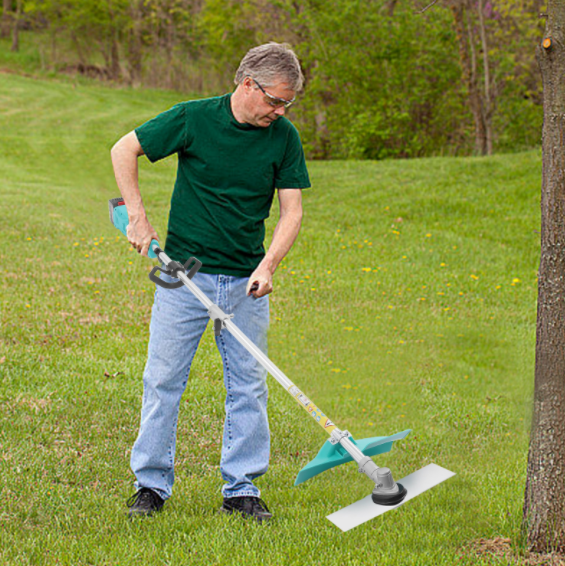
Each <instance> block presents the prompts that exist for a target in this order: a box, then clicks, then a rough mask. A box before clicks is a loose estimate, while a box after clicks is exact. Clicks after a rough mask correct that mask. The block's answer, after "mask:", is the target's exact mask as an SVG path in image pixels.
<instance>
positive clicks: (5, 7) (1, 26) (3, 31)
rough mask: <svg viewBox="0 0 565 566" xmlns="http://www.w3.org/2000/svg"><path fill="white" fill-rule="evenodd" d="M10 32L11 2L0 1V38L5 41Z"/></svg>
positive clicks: (8, 0) (7, 0)
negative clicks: (0, 4)
mask: <svg viewBox="0 0 565 566" xmlns="http://www.w3.org/2000/svg"><path fill="white" fill-rule="evenodd" d="M11 32H12V0H2V19H1V20H0V37H1V38H2V39H7V38H8V37H10V33H11Z"/></svg>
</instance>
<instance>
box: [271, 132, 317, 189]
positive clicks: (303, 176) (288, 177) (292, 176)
mask: <svg viewBox="0 0 565 566" xmlns="http://www.w3.org/2000/svg"><path fill="white" fill-rule="evenodd" d="M289 124H290V129H289V133H288V137H287V142H286V149H285V153H284V157H283V159H282V161H281V164H280V166H279V167H278V169H277V172H276V175H275V187H276V188H277V189H307V188H308V187H310V186H311V184H310V177H309V176H308V169H306V159H305V157H304V149H303V148H302V142H301V141H300V135H299V133H298V130H297V129H296V128H295V127H294V125H293V124H292V123H290V122H289Z"/></svg>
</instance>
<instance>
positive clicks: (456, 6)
mask: <svg viewBox="0 0 565 566" xmlns="http://www.w3.org/2000/svg"><path fill="white" fill-rule="evenodd" d="M465 4H466V2H464V1H463V0H453V1H451V2H450V8H451V13H452V14H453V19H454V22H455V34H456V36H457V45H458V47H459V59H460V61H461V70H462V72H463V81H464V82H465V85H466V87H467V96H468V101H469V108H470V109H471V113H472V114H473V121H474V123H475V151H476V152H477V153H478V154H479V155H486V154H487V151H488V150H487V147H488V146H487V132H486V126H485V121H484V111H483V102H482V100H481V94H480V91H479V85H478V80H477V64H476V57H475V55H474V38H473V34H472V31H471V26H470V24H469V22H467V25H466V24H465ZM466 27H467V34H466V33H465V28H466ZM466 36H468V39H467V37H466Z"/></svg>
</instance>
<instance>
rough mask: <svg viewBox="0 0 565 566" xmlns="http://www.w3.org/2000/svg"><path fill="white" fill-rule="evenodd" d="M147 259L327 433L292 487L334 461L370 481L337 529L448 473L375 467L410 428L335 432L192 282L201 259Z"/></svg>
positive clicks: (117, 212)
mask: <svg viewBox="0 0 565 566" xmlns="http://www.w3.org/2000/svg"><path fill="white" fill-rule="evenodd" d="M109 206H110V220H111V221H112V224H113V225H114V226H115V227H116V228H118V229H119V230H120V231H121V232H122V233H123V234H125V235H127V234H126V228H127V225H128V224H129V219H128V213H127V210H126V206H125V202H124V200H123V199H122V198H115V199H111V200H110V201H109ZM148 255H149V257H153V258H155V257H156V258H158V259H159V261H160V262H161V266H155V267H154V268H153V269H152V270H151V273H150V274H149V278H150V279H151V281H153V282H154V283H155V284H156V285H160V286H161V287H164V288H166V289H176V288H179V287H182V286H183V285H185V286H186V287H188V288H189V289H190V291H192V293H193V294H194V295H195V296H196V297H197V298H198V300H199V301H200V302H201V303H202V304H203V305H204V306H205V307H206V309H207V310H208V314H209V316H210V318H211V319H212V321H213V322H214V332H215V334H216V336H218V335H219V334H220V333H221V332H222V330H224V329H225V330H227V331H228V332H230V333H231V334H232V335H233V336H234V338H235V339H236V340H237V341H238V342H239V343H240V344H241V345H242V346H243V347H244V348H245V349H246V350H247V351H248V352H249V353H250V354H251V355H252V356H253V357H254V358H255V359H256V360H257V361H258V362H259V363H260V364H261V365H262V366H263V367H264V368H265V369H266V370H267V371H268V372H269V373H270V374H271V375H272V376H273V377H274V378H275V379H276V380H277V381H278V382H279V383H280V384H281V385H282V386H283V387H284V388H285V389H286V391H287V392H288V393H289V394H290V395H291V396H292V397H293V398H294V399H295V401H296V402H297V403H298V404H299V405H300V406H301V407H302V408H303V409H304V410H305V411H306V412H307V413H308V414H309V415H310V416H311V417H312V418H313V419H314V420H315V421H316V422H317V423H318V424H319V425H320V426H321V427H322V428H323V429H324V430H325V431H326V432H327V433H328V434H329V435H330V438H329V440H327V441H326V442H325V444H324V445H323V446H322V448H321V450H320V451H319V452H318V455H317V456H316V457H315V458H314V459H313V460H312V461H311V462H309V463H308V464H306V466H304V468H302V470H300V472H299V473H298V476H297V478H296V481H295V482H294V485H298V484H301V483H302V482H304V481H306V480H308V479H310V478H312V477H314V476H316V475H318V474H320V473H322V472H324V471H325V470H328V469H330V468H333V467H335V466H339V465H340V464H344V463H346V462H351V461H353V460H354V461H355V462H356V464H357V467H358V471H359V472H360V473H363V474H365V475H366V476H367V477H368V478H369V480H370V481H371V482H372V483H373V490H372V493H371V495H370V496H367V497H365V498H364V499H361V500H360V501H358V502H356V503H354V504H352V505H349V506H348V507H345V508H343V509H341V510H340V511H338V512H336V513H333V514H332V515H329V516H328V519H330V521H332V522H333V523H334V524H335V525H337V526H338V527H339V528H341V529H342V530H343V531H347V530H349V529H351V528H353V527H355V526H357V525H359V524H361V523H363V522H365V521H367V520H369V519H371V518H373V517H375V516H377V515H380V514H382V513H384V512H385V511H387V510H389V509H391V508H392V507H395V506H398V505H400V504H402V503H404V502H405V501H408V500H409V499H412V498H413V497H415V496H416V495H419V494H420V493H422V492H423V491H426V490H427V489H430V488H431V487H433V486H435V485H437V484H438V483H441V482H442V481H444V480H446V479H448V478H449V477H451V476H453V475H454V474H453V473H452V472H450V471H449V470H445V469H444V468H441V467H440V466H437V465H435V464H430V465H428V466H426V467H424V468H422V469H420V470H418V471H417V472H415V473H413V474H411V475H409V476H407V477H406V478H404V479H403V480H400V481H398V482H396V481H395V480H394V478H393V476H392V472H391V471H390V469H389V468H384V467H383V468H379V467H378V466H377V465H376V464H375V462H373V460H372V458H371V456H376V455H378V454H383V453H384V452H389V451H390V450H391V449H392V445H393V443H394V442H395V441H396V440H401V439H403V438H405V437H406V436H407V435H408V434H409V433H410V432H411V431H410V430H404V431H402V432H398V433H397V434H393V435H392V436H375V437H372V438H363V439H361V440H355V439H354V438H353V436H351V434H350V433H349V432H348V431H347V430H341V429H339V428H338V427H337V425H336V424H335V423H334V422H333V421H331V420H330V419H329V418H328V417H327V415H325V414H324V413H323V412H322V411H321V410H320V409H319V408H318V407H317V406H316V405H315V404H314V403H313V402H312V401H311V400H310V399H309V398H308V397H307V396H306V395H305V394H304V393H303V392H302V391H301V390H300V389H299V388H298V387H297V386H296V385H294V383H292V381H291V380H290V379H289V378H288V377H287V376H286V375H285V374H284V373H283V372H282V371H281V370H280V369H279V368H278V367H277V366H276V365H275V364H274V363H273V362H272V361H271V360H270V359H269V358H268V357H267V356H266V355H265V354H264V353H263V352H262V351H261V350H260V349H259V348H258V347H257V346H256V345H255V344H253V342H251V341H250V340H249V338H247V337H246V336H245V334H243V333H242V332H241V330H239V328H238V327H237V326H236V325H235V323H234V322H232V320H231V319H232V318H233V315H230V314H226V313H224V312H223V311H222V310H221V309H220V307H218V305H215V304H214V303H212V301H210V299H208V297H207V296H206V295H205V294H204V293H203V292H202V291H201V290H200V289H199V288H198V286H197V285H196V284H195V283H194V282H193V281H192V278H193V277H194V275H195V274H196V273H197V272H198V270H199V269H200V267H201V266H202V263H201V262H200V261H199V260H197V259H196V258H194V257H191V258H190V259H189V260H188V261H187V262H186V263H185V264H184V265H182V264H180V263H178V262H176V261H173V260H172V259H171V258H169V257H168V256H167V254H166V253H165V252H164V251H163V250H162V249H161V248H160V247H159V242H157V241H156V240H153V241H152V242H151V244H150V246H149V252H148ZM159 272H161V273H165V274H167V275H169V276H171V277H172V278H174V279H178V281H176V282H174V283H167V282H165V281H162V280H161V279H160V278H159V276H158V273H159Z"/></svg>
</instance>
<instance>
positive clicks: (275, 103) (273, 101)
mask: <svg viewBox="0 0 565 566" xmlns="http://www.w3.org/2000/svg"><path fill="white" fill-rule="evenodd" d="M250 79H251V80H252V81H253V82H254V83H255V84H256V85H257V86H258V87H259V88H260V89H261V92H262V93H263V94H264V95H265V96H266V97H267V98H268V99H269V100H266V101H265V102H266V103H267V104H269V105H271V106H272V107H273V108H282V107H283V106H284V107H285V108H288V107H289V106H290V105H291V104H292V103H293V102H294V101H295V100H296V97H294V98H293V99H292V100H285V99H284V98H278V97H277V96H273V95H272V94H269V93H268V92H267V91H266V90H265V89H264V88H263V87H262V86H261V85H260V84H259V83H258V82H257V81H256V80H255V79H254V78H253V77H250Z"/></svg>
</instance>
